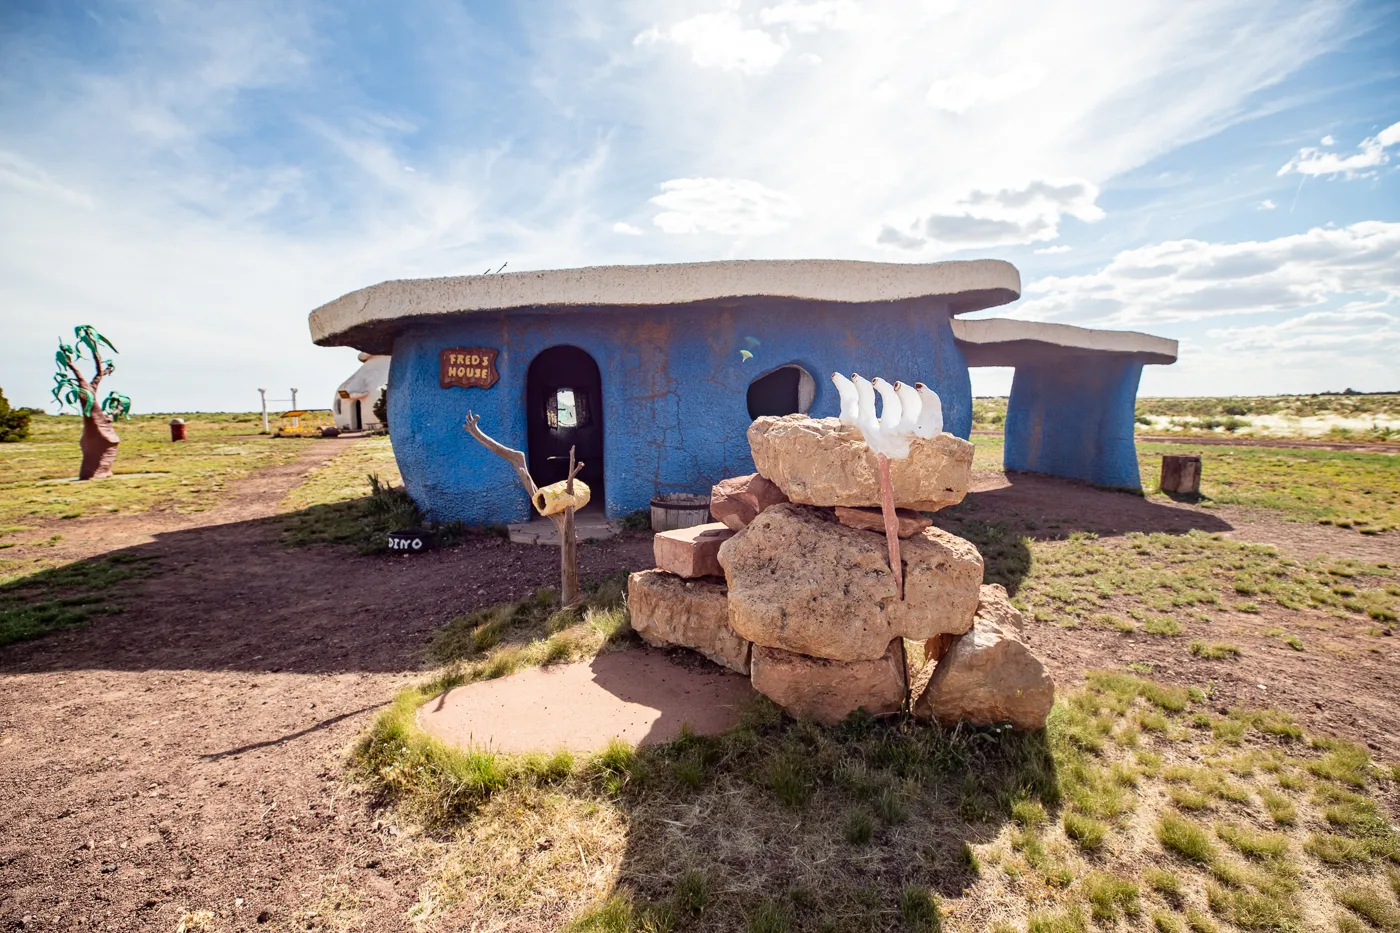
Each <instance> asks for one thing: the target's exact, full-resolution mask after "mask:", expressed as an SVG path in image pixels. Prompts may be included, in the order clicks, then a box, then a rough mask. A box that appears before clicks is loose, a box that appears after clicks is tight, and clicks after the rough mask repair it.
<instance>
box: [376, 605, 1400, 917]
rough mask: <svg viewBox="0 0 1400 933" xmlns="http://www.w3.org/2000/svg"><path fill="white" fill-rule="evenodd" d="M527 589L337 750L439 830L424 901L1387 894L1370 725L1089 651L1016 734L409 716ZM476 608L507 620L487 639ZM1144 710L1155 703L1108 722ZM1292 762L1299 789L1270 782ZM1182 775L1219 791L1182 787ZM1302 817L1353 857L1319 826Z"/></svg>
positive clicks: (1197, 903)
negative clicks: (503, 740)
mask: <svg viewBox="0 0 1400 933" xmlns="http://www.w3.org/2000/svg"><path fill="white" fill-rule="evenodd" d="M537 602H538V605H536V604H535V602H533V601H532V603H531V604H528V605H523V606H522V605H514V606H512V607H510V609H509V610H506V609H501V610H498V611H496V612H493V613H485V614H482V615H480V616H478V617H476V619H475V621H474V622H471V624H468V622H467V621H464V622H462V623H461V624H459V625H457V626H455V630H456V635H455V636H454V638H453V639H452V643H454V644H457V645H462V646H465V647H464V648H463V650H464V651H465V652H466V657H467V660H459V661H457V662H455V664H456V666H455V667H454V668H453V669H452V671H451V672H450V674H449V676H447V677H446V678H444V679H440V680H438V681H436V682H433V683H429V684H425V685H423V686H422V687H419V688H415V689H414V690H412V691H410V692H408V693H406V694H404V695H403V696H401V697H400V698H399V699H398V700H397V701H396V703H395V707H394V709H393V710H391V711H390V712H388V713H386V714H385V715H383V716H381V717H380V719H379V720H378V722H376V724H375V726H374V728H373V730H372V731H371V732H370V733H369V734H368V735H367V736H366V737H365V738H364V739H363V740H362V741H361V743H360V745H359V747H358V748H357V750H356V753H355V756H354V759H353V761H354V766H355V768H356V770H357V773H358V774H359V776H360V777H361V779H363V780H364V781H366V782H367V783H368V784H369V785H370V786H372V787H374V788H376V789H377V790H378V791H380V792H381V793H382V794H383V795H384V797H385V799H386V800H387V801H391V802H393V804H394V805H395V806H396V808H397V811H398V813H399V815H400V818H401V819H404V820H408V821H412V822H417V823H419V824H421V825H423V826H425V827H426V828H429V829H431V830H432V832H433V833H434V835H435V836H436V837H437V838H438V839H442V840H446V841H444V842H441V843H437V844H435V845H434V847H433V848H432V849H431V853H432V854H431V857H430V859H429V862H430V864H429V876H430V877H429V882H428V888H427V889H426V890H427V891H429V892H431V893H430V896H429V895H426V894H425V900H424V902H423V903H424V904H428V905H431V906H430V912H431V911H438V912H439V913H441V914H442V916H443V918H444V919H445V918H447V917H448V916H450V915H451V911H452V910H454V909H457V908H461V909H465V910H467V911H468V912H469V913H470V914H471V916H472V917H473V919H474V920H477V921H480V922H481V923H482V924H490V925H495V926H502V927H506V926H532V925H536V926H538V925H545V926H561V925H568V928H569V929H574V930H621V931H651V930H682V929H684V930H692V929H694V930H702V931H705V930H715V931H718V930H799V929H802V930H805V929H813V930H817V929H859V930H872V931H895V930H909V929H916V930H954V931H968V933H971V931H974V930H978V931H981V930H998V931H1010V933H1028V931H1032V930H1038V931H1039V930H1043V931H1083V933H1087V931H1088V930H1089V929H1091V927H1092V928H1103V929H1111V928H1114V925H1115V924H1120V925H1121V924H1127V925H1129V926H1131V927H1132V928H1134V929H1137V928H1140V927H1142V926H1143V925H1145V924H1150V925H1151V926H1152V927H1154V928H1156V929H1158V930H1181V931H1187V930H1190V931H1209V930H1224V929H1245V930H1254V929H1278V930H1288V929H1299V930H1301V929H1305V928H1311V927H1310V926H1309V923H1310V922H1311V921H1310V920H1309V918H1314V917H1318V916H1322V917H1326V918H1328V920H1327V922H1329V923H1331V922H1332V920H1331V918H1332V917H1334V916H1335V915H1337V914H1338V913H1341V914H1344V915H1346V916H1349V917H1358V918H1366V919H1364V920H1363V921H1362V922H1366V923H1370V922H1372V921H1371V920H1370V919H1369V918H1370V917H1371V914H1367V913H1364V911H1365V910H1371V911H1372V913H1374V914H1375V916H1378V917H1385V916H1387V915H1386V914H1384V913H1382V912H1377V911H1379V910H1380V908H1381V907H1384V906H1386V905H1387V904H1393V902H1394V901H1393V898H1391V894H1390V893H1388V892H1389V888H1388V886H1389V885H1390V884H1392V881H1391V876H1390V875H1389V874H1387V871H1386V869H1387V866H1396V865H1400V855H1397V854H1396V853H1397V852H1400V848H1397V841H1396V837H1395V832H1394V830H1393V829H1392V828H1391V827H1390V826H1389V825H1388V824H1384V823H1383V821H1382V822H1380V823H1377V822H1373V821H1369V820H1368V819H1367V817H1368V815H1371V814H1373V813H1374V812H1379V811H1375V810H1373V809H1368V804H1369V806H1370V807H1372V808H1374V807H1375V803H1374V796H1373V791H1375V790H1378V789H1380V788H1382V787H1388V786H1389V785H1388V782H1389V780H1390V777H1389V774H1388V772H1382V771H1381V770H1380V769H1379V768H1377V767H1376V766H1375V765H1374V764H1373V763H1371V762H1370V761H1369V758H1368V757H1367V756H1366V753H1365V750H1364V749H1361V748H1359V747H1357V746H1353V745H1349V744H1347V743H1338V742H1332V741H1327V740H1321V739H1319V740H1315V741H1312V742H1309V741H1306V740H1305V737H1303V736H1301V735H1300V734H1295V729H1296V726H1294V725H1293V724H1292V723H1291V720H1288V719H1287V717H1284V716H1281V715H1279V714H1275V713H1271V712H1269V711H1260V710H1240V711H1234V712H1231V713H1230V714H1229V715H1227V716H1225V717H1223V718H1218V717H1215V716H1211V715H1209V714H1208V712H1207V710H1205V709H1204V708H1203V707H1202V706H1201V705H1199V703H1197V702H1195V701H1193V700H1192V693H1191V691H1189V690H1187V689H1184V688H1180V687H1169V686H1165V685H1160V684H1155V683H1153V682H1151V681H1148V680H1144V679H1142V678H1139V677H1134V676H1131V675H1128V674H1124V673H1113V672H1101V673H1094V674H1091V675H1090V676H1089V678H1088V682H1087V683H1086V685H1085V686H1084V687H1083V688H1082V689H1079V690H1076V691H1073V692H1070V693H1067V694H1065V695H1063V696H1062V697H1061V698H1060V701H1059V702H1058V703H1057V706H1056V708H1055V710H1054V712H1053V714H1052V716H1051V720H1050V724H1049V727H1048V728H1047V730H1046V731H1045V732H1043V733H1032V734H1025V733H1016V732H1008V731H1004V730H976V729H965V728H960V729H955V730H947V729H942V728H939V727H937V726H933V725H928V724H923V723H918V722H914V721H912V720H901V719H898V718H895V719H891V720H881V721H877V720H871V719H869V718H868V717H863V716H853V717H852V718H851V719H849V720H847V721H846V722H844V723H842V724H840V725H837V726H835V727H830V728H826V727H819V726H816V725H813V724H811V723H805V722H795V721H793V720H791V719H789V718H787V717H786V716H784V715H783V714H782V713H781V712H780V711H779V710H778V709H777V708H776V707H774V706H773V705H772V704H771V703H768V702H767V701H764V700H760V701H758V702H757V703H755V704H754V706H753V707H752V708H750V709H748V710H747V711H746V712H745V714H744V716H743V721H742V723H741V725H740V726H739V727H737V728H736V729H734V730H732V731H731V732H730V733H728V734H726V735H723V736H718V737H714V738H703V737H699V736H695V735H692V734H689V733H686V734H685V735H683V736H682V738H681V739H679V740H677V741H676V742H674V743H671V744H668V745H664V746H658V747H643V748H639V749H632V748H629V747H626V746H614V747H612V748H609V749H607V750H606V751H604V752H602V753H600V754H598V755H594V756H581V757H566V758H558V757H555V758H551V757H550V756H546V755H537V756H517V757H511V756H499V755H489V754H487V753H485V752H481V751H468V750H462V749H453V748H446V747H444V746H442V745H440V744H437V743H434V742H432V741H431V740H429V739H427V738H426V737H425V736H423V735H422V734H421V733H419V732H417V731H416V729H415V728H414V727H413V715H412V714H413V712H414V711H415V710H416V709H417V706H418V705H419V704H421V703H422V702H425V701H427V700H429V699H431V698H432V697H433V696H436V695H437V694H438V693H439V692H440V691H441V690H443V689H444V688H446V687H448V686H450V685H452V684H455V683H459V682H462V681H464V680H466V679H468V678H469V677H472V676H478V675H477V674H476V673H474V670H473V667H472V666H473V665H483V664H487V663H489V659H490V658H491V656H492V655H493V654H494V653H495V652H498V651H500V650H501V649H502V647H504V646H506V645H508V644H510V643H511V641H512V640H515V642H516V643H517V644H525V645H528V644H529V642H528V641H527V640H525V639H526V637H527V634H529V636H530V637H533V638H535V639H540V638H546V637H548V631H549V628H550V627H551V625H550V621H549V613H548V612H547V611H546V609H547V607H546V606H545V605H544V603H545V602H546V600H545V599H544V598H543V597H541V599H540V600H538V601H537ZM501 620H509V621H507V622H505V624H504V625H501V624H500V623H501ZM556 624H557V623H556ZM483 625H487V626H493V625H494V626H496V627H497V629H498V633H499V634H500V635H501V640H500V641H498V642H496V643H495V644H494V645H492V646H491V647H489V648H486V649H485V650H484V651H482V650H481V649H480V648H479V646H478V642H477V640H476V633H478V632H480V631H486V630H484V629H482V628H481V626H483ZM491 638H494V636H491V637H488V638H487V641H490V640H491ZM444 644H446V642H444ZM1197 696H1200V694H1197ZM1142 714H1148V715H1151V716H1157V717H1161V718H1162V719H1163V720H1164V728H1162V729H1160V730H1151V731H1143V732H1140V733H1139V734H1138V735H1137V736H1136V739H1135V741H1134V742H1133V743H1132V744H1127V745H1125V744H1123V743H1122V741H1121V738H1122V736H1123V734H1124V732H1125V730H1127V729H1129V728H1131V727H1134V723H1135V722H1136V720H1137V719H1138V718H1139V716H1140V715H1142ZM1202 714H1206V719H1207V720H1208V724H1209V722H1229V723H1232V724H1235V726H1234V727H1233V729H1232V735H1235V736H1236V738H1237V744H1227V743H1222V742H1221V741H1220V740H1219V739H1218V738H1217V737H1216V736H1215V734H1214V733H1213V731H1212V730H1211V729H1210V728H1202V727H1199V726H1195V725H1194V724H1193V721H1194V720H1195V719H1196V718H1197V717H1198V716H1200V715H1202ZM1315 771H1320V772H1321V773H1320V774H1319V773H1315ZM1285 775H1292V776H1293V777H1294V778H1295V779H1296V778H1298V777H1300V776H1301V777H1302V778H1304V779H1306V781H1307V782H1308V787H1310V788H1311V792H1309V793H1302V792H1299V791H1293V792H1288V791H1286V790H1284V789H1281V787H1280V781H1281V779H1282V778H1283V777H1284V776H1285ZM1323 775H1326V776H1323ZM1352 780H1361V781H1362V782H1363V786H1362V787H1361V788H1358V787H1356V786H1355V785H1354V784H1352V783H1350V781H1352ZM1177 787H1180V788H1185V789H1189V790H1192V791H1194V792H1195V793H1197V794H1199V795H1201V796H1202V797H1204V798H1206V800H1207V804H1208V812H1210V813H1211V814H1212V815H1211V816H1209V817H1208V818H1206V819H1204V820H1202V819H1198V818H1195V817H1192V816H1187V815H1186V814H1184V813H1182V812H1180V811H1179V810H1178V809H1177V808H1176V807H1175V806H1174V805H1172V804H1171V803H1170V802H1169V798H1168V795H1167V791H1168V790H1170V789H1172V788H1177ZM1269 795H1274V796H1275V797H1287V798H1288V802H1289V803H1291V804H1292V806H1293V813H1292V822H1291V823H1288V824H1286V825H1285V824H1284V823H1283V821H1275V822H1273V823H1271V824H1270V825H1271V826H1277V827H1278V829H1277V831H1275V830H1273V829H1270V830H1265V829H1261V828H1260V822H1261V821H1263V820H1267V819H1269V818H1270V817H1269V814H1272V813H1275V812H1279V808H1278V806H1277V801H1275V803H1272V804H1271V803H1270V802H1269V801H1270V796H1269ZM1295 795H1298V796H1296V799H1295ZM1329 808H1333V809H1334V810H1335V812H1334V816H1340V817H1341V819H1340V822H1337V821H1333V822H1331V823H1328V821H1327V817H1326V815H1325V814H1326V813H1327V812H1328V809H1329ZM1337 808H1340V809H1337ZM1319 825H1329V826H1331V827H1332V828H1333V829H1334V830H1335V835H1333V834H1326V835H1327V836H1328V837H1329V838H1331V839H1335V840H1341V841H1342V844H1343V845H1344V846H1345V845H1350V846H1351V851H1352V857H1351V858H1350V859H1349V860H1346V859H1338V858H1336V857H1335V853H1334V851H1333V849H1328V848H1325V846H1326V845H1332V846H1333V847H1334V848H1335V846H1336V843H1334V842H1328V843H1321V844H1320V843H1318V842H1317V841H1316V840H1317V839H1319V838H1322V837H1320V836H1319V835H1318V834H1316V833H1315V832H1314V831H1313V830H1314V829H1315V828H1316V827H1317V826H1319ZM1319 852H1321V853H1322V855H1319V854H1317V853H1319ZM1393 883H1394V884H1397V885H1400V875H1397V876H1396V880H1395V881H1394V882H1393ZM539 891H549V892H550V896H549V898H547V899H546V898H541V897H540V896H539V895H538V893H537V892H539ZM1352 891H1364V892H1369V893H1368V894H1367V895H1366V897H1362V896H1359V895H1358V896H1352V895H1350V894H1344V893H1343V892H1352ZM1382 896H1383V897H1385V898H1390V900H1385V901H1375V900H1374V898H1375V897H1382ZM1367 897H1369V898H1371V899H1370V900H1368V899H1366V898H1367ZM1347 898H1349V900H1348V899H1347ZM1352 902H1354V903H1355V904H1357V905H1360V907H1359V908H1358V907H1353V906H1351V903H1352ZM429 919H431V917H425V918H424V920H425V922H426V921H427V920H429ZM1120 928H1121V927H1120Z"/></svg>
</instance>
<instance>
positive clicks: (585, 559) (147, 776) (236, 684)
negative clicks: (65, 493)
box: [0, 447, 650, 931]
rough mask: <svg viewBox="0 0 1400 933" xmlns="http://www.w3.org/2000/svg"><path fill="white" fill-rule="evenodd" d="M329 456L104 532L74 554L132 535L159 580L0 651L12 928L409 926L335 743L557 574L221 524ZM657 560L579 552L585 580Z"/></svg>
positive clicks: (467, 550) (539, 557)
mask: <svg viewBox="0 0 1400 933" xmlns="http://www.w3.org/2000/svg"><path fill="white" fill-rule="evenodd" d="M317 450H318V451H324V448H319V447H318V448H317ZM322 459H324V453H321V454H318V455H308V456H306V457H303V458H301V459H300V460H299V461H298V463H296V464H291V465H287V466H285V467H278V468H276V469H274V470H267V471H264V472H262V473H259V474H257V475H256V476H253V477H250V478H248V480H247V481H246V482H245V483H244V484H241V485H240V486H239V487H238V488H237V489H235V490H234V491H233V494H232V496H231V497H230V501H229V503H228V504H227V505H225V506H222V507H220V508H219V509H216V510H213V511H210V512H206V513H199V514H197V515H192V516H181V517H179V518H178V520H177V519H171V518H170V517H168V516H162V517H158V518H157V519H156V521H155V522H153V524H154V525H155V526H156V527H155V528H154V529H143V528H142V527H141V526H140V524H139V523H134V522H131V521H129V520H128V517H125V516H123V517H120V518H114V519H112V520H110V527H104V528H97V527H95V526H96V524H97V523H93V525H94V527H93V528H92V531H91V532H90V534H89V535H88V537H87V538H85V539H83V540H84V541H86V542H87V543H86V545H84V546H83V547H81V548H79V547H78V546H77V545H76V544H75V545H74V546H75V551H74V554H75V556H88V554H90V553H98V552H100V551H102V550H105V549H107V548H110V547H113V546H117V547H120V546H124V545H125V546H129V547H131V549H132V550H133V552H135V553H140V554H148V555H152V556H155V557H156V558H157V564H158V566H159V568H160V572H159V573H158V574H157V575H156V576H155V577H153V578H151V579H150V580H149V581H147V582H146V583H144V584H143V585H142V586H141V587H140V588H139V589H138V590H137V591H136V592H135V593H133V594H131V595H130V597H129V598H126V599H124V600H123V601H124V602H125V603H126V604H127V606H128V611H127V612H126V613H124V614H123V615H120V616H111V617H106V618H104V619H102V620H101V621H99V622H97V623H95V624H93V625H91V626H90V627H88V628H85V629H81V630H74V631H66V632H60V633H58V634H56V635H53V636H51V637H49V638H46V639H43V640H41V641H37V642H31V643H28V644H22V645H15V646H11V647H9V648H5V649H0V825H3V826H4V827H5V831H4V833H3V836H0V926H4V927H5V928H13V929H21V928H22V929H26V930H28V929H40V930H161V931H172V930H174V929H175V927H176V925H177V924H178V923H179V921H180V919H181V917H182V916H183V915H184V914H185V913H186V912H187V911H191V910H199V909H208V910H213V911H216V912H217V913H218V915H219V917H220V918H221V919H220V920H219V921H218V922H217V923H216V924H215V925H213V926H212V927H211V929H218V930H226V929H227V930H252V929H258V930H266V929H274V930H292V929H295V930H302V929H322V928H325V929H338V928H342V927H341V921H346V922H348V921H350V920H353V919H354V918H356V917H358V918H359V920H360V921H363V925H352V926H351V927H350V928H357V929H373V930H397V929H407V928H409V927H408V926H407V921H406V920H405V915H406V911H407V909H408V907H409V906H410V905H411V904H412V903H413V901H414V900H415V899H416V898H417V889H418V885H419V884H420V882H421V879H420V878H419V877H418V876H417V875H416V874H415V873H414V870H413V867H412V866H411V865H408V864H406V863H405V862H404V858H405V856H403V855H402V854H399V853H400V852H401V847H400V846H398V845H397V844H396V841H395V839H394V838H393V836H392V835H391V834H390V830H388V829H385V828H383V826H382V825H379V824H376V823H375V818H374V816H373V814H372V812H371V810H370V808H369V802H368V801H366V800H364V799H362V798H359V797H357V796H355V795H354V794H353V793H352V792H351V791H349V790H347V788H346V786H345V784H344V783H343V769H342V767H341V754H342V752H343V749H344V748H345V747H346V746H347V744H348V743H349V742H350V741H351V740H352V739H353V738H354V736H355V735H356V734H357V733H358V732H359V731H360V730H361V729H362V728H364V726H365V725H366V724H367V723H368V722H369V719H370V717H371V716H372V715H373V712H374V710H375V709H377V708H378V707H379V706H380V705H381V704H383V703H384V702H385V701H386V700H387V699H389V698H390V697H392V696H393V694H394V693H395V691H396V690H397V689H399V688H400V687H401V686H402V685H404V684H405V683H407V682H408V681H409V680H410V679H411V678H412V677H413V676H414V673H415V671H417V670H418V669H419V668H420V667H421V658H420V651H421V647H422V645H423V643H424V641H425V639H426V636H427V634H428V632H429V631H431V630H432V629H433V628H434V627H436V626H437V625H440V624H442V623H443V622H445V621H446V620H447V619H449V618H451V617H452V616H454V615H456V614H458V613H461V612H464V611H468V610H470V609H473V608H476V607H479V606H482V605H487V604H490V603H494V602H498V601H500V600H503V599H508V598H516V597H520V596H523V595H525V594H527V593H529V592H531V591H532V590H534V589H535V588H537V587H539V586H543V585H549V584H551V583H555V582H557V574H558V564H557V561H558V556H557V552H554V551H552V550H548V549H544V548H531V547H521V546H513V545H510V544H508V543H506V542H504V541H502V540H500V539H498V538H482V539H478V540H475V541H473V542H471V543H470V544H469V545H468V546H466V547H462V548H457V549H453V550H450V551H442V552H438V553H434V554H429V555H419V556H416V557H401V558H388V557H381V558H373V557H358V556H355V555H353V554H349V553H347V552H346V551H344V550H341V549H330V548H309V549H302V550H296V551H289V550H284V549H281V548H279V547H278V546H277V544H276V535H277V531H278V524H277V522H276V521H275V520H272V519H269V518H267V517H258V518H253V519H251V520H243V521H229V518H230V517H231V516H232V515H233V514H235V513H237V514H238V515H240V516H271V515H272V514H273V512H274V511H275V509H276V504H277V502H278V501H280V500H281V498H282V497H283V496H284V495H285V494H286V492H287V491H288V490H289V489H290V488H291V487H292V486H293V485H294V484H295V483H296V482H298V481H299V480H300V478H301V477H302V476H303V475H304V474H305V473H306V472H307V471H308V470H309V469H310V468H311V467H313V466H314V465H316V464H317V463H319V462H320V461H321V460H322ZM221 521H222V523H221ZM75 538H76V536H75ZM84 551H86V552H87V553H84ZM649 552H650V541H649V540H648V539H646V538H635V537H634V538H631V539H619V540H614V541H610V542H605V543H603V544H599V545H581V546H580V548H579V554H580V563H581V570H582V573H583V574H584V576H585V578H588V577H596V576H599V575H604V574H608V573H612V572H615V571H616V570H619V569H624V568H626V567H629V566H633V565H635V564H638V563H640V562H642V561H645V560H646V559H648V556H649ZM337 904H339V906H337ZM309 912H314V913H315V915H314V916H313V915H312V914H311V913H309ZM337 918H338V919H337ZM21 921H22V922H23V924H24V925H23V926H22V927H21V926H19V924H20V922H21ZM357 923H358V921H357Z"/></svg>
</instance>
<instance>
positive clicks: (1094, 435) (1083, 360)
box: [1002, 354, 1142, 490]
mask: <svg viewBox="0 0 1400 933" xmlns="http://www.w3.org/2000/svg"><path fill="white" fill-rule="evenodd" d="M1141 377H1142V361H1141V360H1139V359H1137V358H1135V357H1132V356H1127V355H1118V354H1112V355H1104V354H1092V355H1090V354H1084V355H1079V354H1056V355H1054V356H1053V357H1050V358H1047V359H1044V360H1036V361H1034V362H1024V363H1020V364H1019V365H1017V366H1016V375H1015V377H1014V378H1013V379H1012V382H1011V399H1010V402H1009V403H1008V407H1007V412H1006V453H1005V455H1004V459H1003V461H1002V462H1003V465H1004V466H1005V467H1006V469H1007V470H1022V471H1027V472H1033V473H1048V474H1050V475H1052V476H1064V477H1067V478H1069V479H1078V480H1084V481H1085V482H1089V483H1095V484H1097V485H1099V486H1112V487H1116V488H1121V489H1133V490H1140V489H1141V488H1142V483H1141V479H1140V477H1139V476H1138V461H1137V445H1136V443H1135V442H1134V438H1133V423H1134V421H1133V419H1134V415H1135V410H1134V409H1135V405H1136V402H1137V390H1138V381H1139V379H1140V378H1141Z"/></svg>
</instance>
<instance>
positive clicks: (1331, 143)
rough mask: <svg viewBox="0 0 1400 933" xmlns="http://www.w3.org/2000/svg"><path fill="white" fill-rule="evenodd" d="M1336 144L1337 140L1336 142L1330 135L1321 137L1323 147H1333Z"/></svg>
mask: <svg viewBox="0 0 1400 933" xmlns="http://www.w3.org/2000/svg"><path fill="white" fill-rule="evenodd" d="M1336 144H1337V140H1336V139H1335V138H1334V137H1333V136H1332V135H1331V134H1328V135H1327V136H1324V137H1322V145H1324V146H1335V145H1336Z"/></svg>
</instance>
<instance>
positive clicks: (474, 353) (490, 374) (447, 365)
mask: <svg viewBox="0 0 1400 933" xmlns="http://www.w3.org/2000/svg"><path fill="white" fill-rule="evenodd" d="M500 352H501V351H499V350H492V349H490V348H489V347H452V348H451V349H449V350H443V351H442V352H441V353H439V354H438V382H439V383H440V384H441V385H442V387H443V388H444V389H450V388H451V387H452V386H461V387H462V388H463V389H489V388H491V387H492V386H493V385H495V384H496V380H497V379H500V378H501V374H500V373H498V372H497V371H496V356H497V354H499V353H500Z"/></svg>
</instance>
